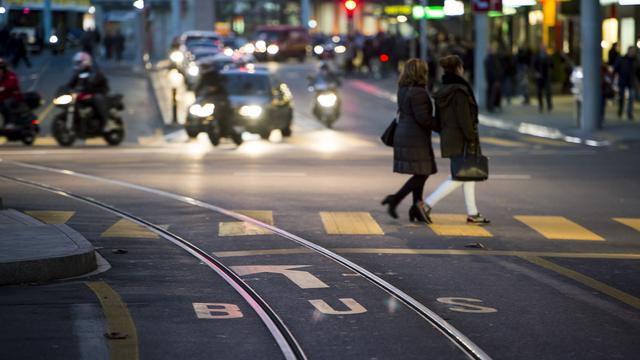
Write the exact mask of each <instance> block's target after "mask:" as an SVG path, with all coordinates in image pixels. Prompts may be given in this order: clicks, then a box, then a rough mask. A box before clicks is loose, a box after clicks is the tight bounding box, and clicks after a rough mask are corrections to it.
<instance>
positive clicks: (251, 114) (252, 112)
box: [238, 105, 262, 119]
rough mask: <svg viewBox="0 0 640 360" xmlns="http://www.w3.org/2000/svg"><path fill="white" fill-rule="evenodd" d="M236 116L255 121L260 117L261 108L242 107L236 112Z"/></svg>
mask: <svg viewBox="0 0 640 360" xmlns="http://www.w3.org/2000/svg"><path fill="white" fill-rule="evenodd" d="M238 114H240V116H244V117H248V118H250V119H257V118H259V117H260V115H262V107H261V106H260V105H244V106H242V107H241V108H240V110H238Z"/></svg>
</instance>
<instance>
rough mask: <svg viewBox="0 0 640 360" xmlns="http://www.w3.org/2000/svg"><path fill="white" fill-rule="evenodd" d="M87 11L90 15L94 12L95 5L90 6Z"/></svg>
mask: <svg viewBox="0 0 640 360" xmlns="http://www.w3.org/2000/svg"><path fill="white" fill-rule="evenodd" d="M87 12H88V13H89V14H91V15H93V14H95V13H96V7H95V6H90V7H89V10H87Z"/></svg>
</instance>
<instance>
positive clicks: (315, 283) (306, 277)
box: [231, 265, 329, 289]
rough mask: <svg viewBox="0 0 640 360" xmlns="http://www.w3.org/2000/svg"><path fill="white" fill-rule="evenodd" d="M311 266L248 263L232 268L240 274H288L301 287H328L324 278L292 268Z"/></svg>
mask: <svg viewBox="0 0 640 360" xmlns="http://www.w3.org/2000/svg"><path fill="white" fill-rule="evenodd" d="M309 266H311V265H247V266H232V267H231V269H232V270H233V271H235V272H236V274H238V275H240V276H244V275H253V274H260V273H272V274H281V275H284V276H286V277H287V279H289V280H291V281H292V282H293V283H294V284H296V285H298V287H300V288H301V289H323V288H328V287H329V285H327V284H325V283H324V282H323V281H322V280H320V279H318V278H317V277H316V276H315V275H313V274H312V273H310V272H308V271H301V270H292V269H299V268H303V267H309Z"/></svg>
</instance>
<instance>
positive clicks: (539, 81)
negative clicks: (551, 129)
mask: <svg viewBox="0 0 640 360" xmlns="http://www.w3.org/2000/svg"><path fill="white" fill-rule="evenodd" d="M533 71H534V72H535V77H536V89H537V92H538V108H539V109H540V112H543V111H544V103H543V101H542V100H543V98H542V97H543V95H544V96H545V98H546V100H547V110H548V111H551V110H552V109H553V104H552V102H551V58H550V57H549V55H548V54H547V47H546V46H545V45H544V44H542V45H540V50H539V51H538V54H537V55H536V56H535V58H534V59H533Z"/></svg>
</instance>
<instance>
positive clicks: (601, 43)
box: [600, 40, 609, 49]
mask: <svg viewBox="0 0 640 360" xmlns="http://www.w3.org/2000/svg"><path fill="white" fill-rule="evenodd" d="M600 47H601V48H603V49H606V48H608V47H609V42H608V41H607V40H602V41H601V42H600Z"/></svg>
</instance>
